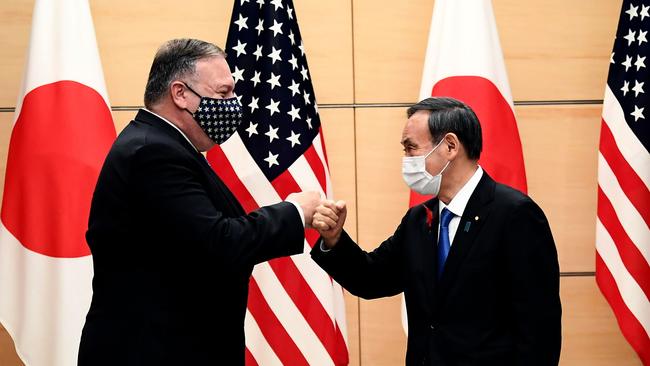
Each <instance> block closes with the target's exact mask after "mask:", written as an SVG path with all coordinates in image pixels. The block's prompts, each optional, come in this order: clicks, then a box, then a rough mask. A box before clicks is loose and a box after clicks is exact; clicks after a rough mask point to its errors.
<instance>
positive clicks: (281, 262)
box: [268, 257, 337, 358]
mask: <svg viewBox="0 0 650 366" xmlns="http://www.w3.org/2000/svg"><path fill="white" fill-rule="evenodd" d="M268 263H269V264H270V265H271V268H273V272H274V273H275V275H276V276H277V277H278V280H280V283H282V287H284V289H285V290H286V291H287V294H288V295H289V297H291V300H292V301H293V303H294V304H296V307H297V308H298V310H299V311H300V313H301V314H302V316H303V317H304V318H305V320H307V323H309V325H310V326H311V328H312V330H313V331H314V333H315V334H316V336H317V337H318V339H319V340H320V341H321V343H322V344H323V346H324V347H325V349H326V350H327V353H329V355H330V357H332V358H334V357H335V356H336V353H337V352H336V337H335V331H334V322H332V319H331V318H330V316H329V314H327V312H326V311H325V308H323V304H322V303H321V302H320V300H319V299H318V297H316V294H314V291H313V290H312V288H311V287H310V286H309V284H308V283H307V281H305V279H304V277H303V276H302V273H301V272H300V270H299V269H298V267H296V264H295V263H294V262H293V260H291V258H287V257H284V258H277V259H273V260H270V261H269V262H268Z"/></svg>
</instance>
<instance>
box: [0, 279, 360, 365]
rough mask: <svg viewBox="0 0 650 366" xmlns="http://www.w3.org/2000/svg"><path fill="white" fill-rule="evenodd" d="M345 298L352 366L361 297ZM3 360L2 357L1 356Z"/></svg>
mask: <svg viewBox="0 0 650 366" xmlns="http://www.w3.org/2000/svg"><path fill="white" fill-rule="evenodd" d="M343 298H344V300H345V316H346V321H347V324H348V351H349V357H350V364H349V365H350V366H360V365H361V363H360V362H361V353H360V352H359V351H360V349H359V343H360V341H361V338H360V332H359V298H358V297H356V296H354V295H351V294H350V293H349V292H347V291H343ZM0 360H1V358H0Z"/></svg>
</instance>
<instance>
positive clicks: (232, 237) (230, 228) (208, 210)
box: [133, 144, 304, 269]
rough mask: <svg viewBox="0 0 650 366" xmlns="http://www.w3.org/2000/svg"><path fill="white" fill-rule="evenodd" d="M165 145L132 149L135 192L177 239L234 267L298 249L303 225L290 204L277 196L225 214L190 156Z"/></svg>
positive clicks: (302, 241) (299, 250)
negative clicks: (267, 203) (243, 211)
mask: <svg viewBox="0 0 650 366" xmlns="http://www.w3.org/2000/svg"><path fill="white" fill-rule="evenodd" d="M170 149H171V148H170V147H169V146H164V145H155V144H149V145H145V146H143V147H141V148H140V149H139V150H138V152H137V153H136V164H135V165H134V167H135V169H134V171H133V174H134V175H135V177H136V179H134V181H135V182H136V187H135V192H136V194H138V195H139V196H140V198H139V199H140V201H141V202H142V204H143V205H145V206H147V210H146V213H147V214H151V215H153V216H154V217H156V218H157V219H158V220H159V223H160V225H159V230H164V231H165V233H169V235H172V236H173V237H174V238H177V240H178V241H179V243H183V244H189V245H196V246H197V248H198V249H199V250H202V252H203V253H205V254H206V255H210V256H213V257H214V258H215V261H216V262H217V264H220V265H222V266H224V268H232V269H237V268H240V267H241V266H250V265H253V264H256V263H259V262H263V261H266V260H269V259H272V258H275V257H280V256H287V255H293V254H297V253H301V252H302V251H303V247H304V228H303V225H302V221H301V218H300V215H299V213H298V211H297V210H296V208H295V207H294V206H293V204H291V203H289V202H281V203H278V204H275V205H271V206H266V207H262V208H260V209H258V210H256V211H254V212H252V213H250V214H249V215H245V216H241V217H235V218H232V217H226V216H225V215H224V214H223V212H222V211H221V210H220V209H219V208H218V207H217V206H216V204H215V203H213V202H212V201H211V199H210V198H209V196H208V195H207V193H206V191H205V189H204V188H203V186H202V184H201V183H200V182H201V180H200V179H199V177H198V176H197V174H198V173H197V172H196V170H193V169H191V168H190V167H191V166H192V165H191V164H193V163H194V162H192V161H191V160H190V159H189V157H186V156H184V155H182V154H175V153H171V152H170Z"/></svg>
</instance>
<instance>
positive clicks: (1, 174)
mask: <svg viewBox="0 0 650 366" xmlns="http://www.w3.org/2000/svg"><path fill="white" fill-rule="evenodd" d="M13 123H14V114H13V113H12V112H0V188H4V184H5V171H6V169H7V153H8V152H9V141H10V140H11V130H12V128H13ZM3 193H4V189H1V190H0V203H1V202H2V195H3Z"/></svg>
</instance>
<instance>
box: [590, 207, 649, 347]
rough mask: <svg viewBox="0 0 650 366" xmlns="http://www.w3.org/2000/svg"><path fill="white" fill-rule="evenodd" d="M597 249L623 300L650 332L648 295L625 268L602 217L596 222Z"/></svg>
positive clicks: (647, 331)
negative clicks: (601, 219)
mask: <svg viewBox="0 0 650 366" xmlns="http://www.w3.org/2000/svg"><path fill="white" fill-rule="evenodd" d="M596 249H597V250H598V254H599V255H600V257H601V258H602V259H603V262H605V265H606V266H607V269H608V270H609V272H610V273H611V274H612V277H614V281H616V286H617V287H618V291H619V292H620V294H621V298H622V299H623V302H625V305H627V307H628V308H629V309H630V311H631V312H632V314H634V317H635V318H637V319H638V321H639V323H641V326H642V327H643V328H644V329H645V331H646V333H648V334H650V302H649V301H648V297H647V296H646V295H645V293H644V292H643V290H642V289H641V287H640V286H639V284H638V283H637V282H636V280H635V279H634V277H632V275H630V273H629V272H628V270H627V268H625V264H624V263H623V261H622V260H621V257H620V255H619V253H618V250H617V249H616V245H615V244H614V241H613V240H612V237H611V236H610V235H609V232H607V229H605V226H604V225H603V224H602V222H601V221H600V219H598V221H597V222H596Z"/></svg>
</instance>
